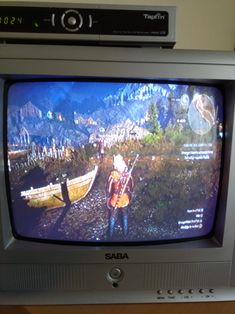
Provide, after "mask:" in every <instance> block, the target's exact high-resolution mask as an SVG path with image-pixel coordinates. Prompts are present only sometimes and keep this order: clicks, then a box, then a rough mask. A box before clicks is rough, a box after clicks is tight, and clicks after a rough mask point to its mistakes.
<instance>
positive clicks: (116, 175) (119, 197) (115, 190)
mask: <svg viewBox="0 0 235 314" xmlns="http://www.w3.org/2000/svg"><path fill="white" fill-rule="evenodd" d="M138 158H139V155H137V156H136V157H135V160H134V162H133V164H132V166H131V168H130V169H129V170H128V167H127V165H126V163H125V161H124V159H123V157H122V156H121V155H120V154H118V155H116V156H114V158H113V170H112V171H111V172H110V174H109V177H108V180H107V186H106V198H107V207H108V209H109V236H110V237H112V236H113V232H114V227H115V224H116V222H117V219H118V216H119V214H120V215H121V216H122V230H123V234H124V236H127V234H128V209H129V205H130V202H131V200H132V194H133V186H134V184H133V178H132V171H133V169H134V167H135V164H136V162H137V160H138Z"/></svg>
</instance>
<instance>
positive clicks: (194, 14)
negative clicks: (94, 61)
mask: <svg viewBox="0 0 235 314" xmlns="http://www.w3.org/2000/svg"><path fill="white" fill-rule="evenodd" d="M5 1H6V0H5ZM5 1H2V0H0V2H5ZM13 1H14V0H8V1H6V2H13ZM33 1H34V0H33ZM14 2H19V1H14ZM24 2H26V3H30V2H32V0H24ZM38 2H42V3H43V2H64V3H69V2H70V1H66V0H50V1H46V0H38ZM71 2H73V3H96V4H97V3H98V4H102V3H105V4H123V5H124V4H136V5H174V6H176V7H177V26H176V30H177V44H176V46H175V48H179V49H209V50H234V46H235V0H118V1H115V0H102V1H99V0H71Z"/></svg>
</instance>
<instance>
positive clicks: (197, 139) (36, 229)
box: [6, 81, 223, 243]
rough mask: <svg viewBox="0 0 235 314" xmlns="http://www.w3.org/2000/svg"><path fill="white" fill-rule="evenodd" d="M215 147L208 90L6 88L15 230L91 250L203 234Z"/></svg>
mask: <svg viewBox="0 0 235 314" xmlns="http://www.w3.org/2000/svg"><path fill="white" fill-rule="evenodd" d="M222 141H223V98H222V95H221V91H220V90H219V89H217V88H216V87H213V86H204V85H199V84H198V85H191V84H184V85H183V84H172V83H171V84H170V83H161V82H143V81H142V82H125V81H123V82H114V81H109V82H107V81H106V82H103V81H94V82H91V81H47V82H45V81H36V82H35V81H31V82H16V83H13V84H11V85H10V86H9V90H8V100H7V148H8V150H7V156H8V157H7V160H6V163H7V164H8V175H9V191H10V197H9V199H10V200H11V201H10V204H9V207H10V209H11V211H12V218H13V219H12V220H13V227H14V229H15V232H16V233H17V234H18V235H19V236H22V237H29V238H34V239H44V240H58V241H74V242H88V243H89V242H95V243H97V242H99V243H102V242H142V241H174V240H181V239H191V238H197V237H202V236H207V235H208V234H209V233H210V232H211V230H212V228H213V223H214V217H215V214H216V206H217V198H218V192H219V182H220V173H221V168H220V167H221V155H222Z"/></svg>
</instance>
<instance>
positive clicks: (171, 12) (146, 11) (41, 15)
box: [0, 2, 176, 48]
mask: <svg viewBox="0 0 235 314" xmlns="http://www.w3.org/2000/svg"><path fill="white" fill-rule="evenodd" d="M175 15H176V8H175V7H168V6H161V7H160V6H155V7H154V6H151V7H144V6H117V5H78V4H77V5H76V4H73V5H72V4H53V6H52V4H43V5H42V4H39V3H30V4H29V6H26V5H25V3H24V4H23V3H12V4H9V3H8V4H7V3H4V2H3V3H1V4H0V39H1V41H6V42H14V41H18V42H24V41H25V42H30V41H37V42H38V41H41V42H43V41H45V42H48V41H50V42H51V41H53V42H55V41H57V42H62V41H65V43H69V42H70V43H82V44H84V43H86V44H88V43H91V44H92V43H95V44H99V43H100V44H116V45H117V44H124V45H130V46H132V45H152V46H160V47H169V48H171V47H173V46H174V44H175Z"/></svg>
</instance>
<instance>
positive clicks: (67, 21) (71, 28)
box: [61, 10, 83, 32]
mask: <svg viewBox="0 0 235 314" xmlns="http://www.w3.org/2000/svg"><path fill="white" fill-rule="evenodd" d="M61 24H62V26H63V28H64V29H66V30H67V31H68V32H76V31H78V30H79V29H80V28H81V27H82V25H83V18H82V15H81V14H80V13H79V12H78V11H76V10H67V11H65V12H64V13H63V14H62V16H61Z"/></svg>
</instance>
